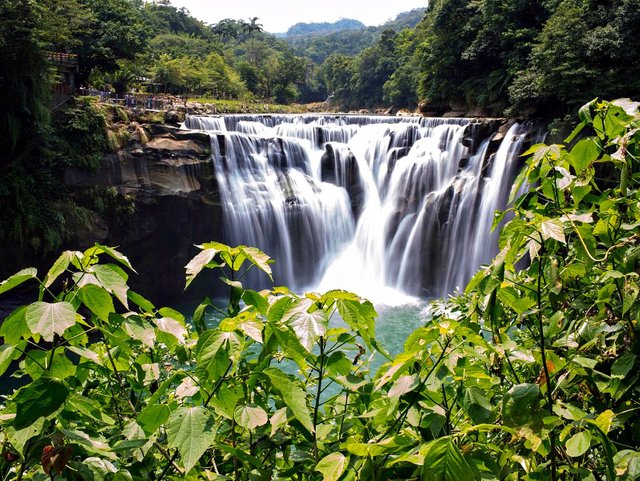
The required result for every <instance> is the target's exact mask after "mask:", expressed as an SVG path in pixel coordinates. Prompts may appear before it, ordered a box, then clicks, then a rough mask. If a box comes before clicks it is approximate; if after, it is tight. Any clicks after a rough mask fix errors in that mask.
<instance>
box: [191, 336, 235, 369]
mask: <svg viewBox="0 0 640 481" xmlns="http://www.w3.org/2000/svg"><path fill="white" fill-rule="evenodd" d="M241 353H242V340H241V339H240V337H239V336H238V334H237V333H236V332H221V331H219V330H217V329H216V330H211V331H206V332H205V333H204V334H203V335H202V336H200V338H199V339H198V344H197V346H196V361H197V363H198V364H197V366H198V367H197V369H196V374H197V375H198V377H199V378H200V379H201V380H203V381H206V380H208V381H216V380H218V379H220V378H221V377H222V376H223V375H224V374H225V372H226V371H227V370H228V369H229V364H230V363H232V362H236V361H238V360H239V358H240V354H241Z"/></svg>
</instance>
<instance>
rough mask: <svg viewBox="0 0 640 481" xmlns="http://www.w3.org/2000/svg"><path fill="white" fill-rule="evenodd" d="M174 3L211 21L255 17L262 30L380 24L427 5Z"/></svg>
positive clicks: (362, 0)
mask: <svg viewBox="0 0 640 481" xmlns="http://www.w3.org/2000/svg"><path fill="white" fill-rule="evenodd" d="M171 3H172V5H173V6H175V7H177V8H182V7H184V8H186V9H187V10H189V12H190V13H191V15H193V16H194V17H196V18H198V19H199V20H202V21H203V22H206V23H209V24H213V23H217V22H219V21H220V20H222V19H225V18H233V19H236V20H239V19H245V20H246V19H249V18H252V17H258V19H259V23H261V24H262V26H263V28H264V30H265V31H266V32H270V33H282V32H286V31H287V30H288V29H289V27H291V26H293V25H295V24H296V23H301V22H304V23H315V22H335V21H337V20H340V19H341V18H351V19H354V20H360V21H361V22H362V23H364V24H365V25H367V26H377V25H382V24H383V23H385V22H386V21H387V20H391V19H393V18H395V17H396V16H397V15H398V14H400V13H402V12H406V11H408V10H413V9H414V8H425V9H426V8H427V2H426V1H425V0H396V1H395V2H393V3H390V2H387V1H381V0H373V1H372V0H351V1H349V2H345V1H344V0H325V2H323V7H324V8H322V9H321V10H320V9H318V10H317V11H311V10H308V4H305V2H300V1H293V0H271V1H270V2H264V1H260V0H245V1H242V2H224V3H222V2H220V3H218V2H212V1H211V0H171Z"/></svg>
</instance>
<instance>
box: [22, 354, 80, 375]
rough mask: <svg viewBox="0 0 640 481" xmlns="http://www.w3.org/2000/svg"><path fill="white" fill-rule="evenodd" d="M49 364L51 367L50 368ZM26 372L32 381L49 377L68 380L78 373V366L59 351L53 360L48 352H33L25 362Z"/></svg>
mask: <svg viewBox="0 0 640 481" xmlns="http://www.w3.org/2000/svg"><path fill="white" fill-rule="evenodd" d="M49 363H51V365H50V366H49ZM24 365H25V371H26V372H27V374H29V376H31V378H32V379H37V378H39V377H40V376H49V377H52V378H55V379H59V380H62V379H66V378H68V377H71V376H73V375H74V374H75V373H76V365H75V364H74V363H72V362H71V361H70V360H69V358H67V356H66V355H65V354H64V352H63V351H62V350H61V349H59V350H57V351H56V352H55V354H54V356H53V358H51V356H50V353H49V352H47V351H36V350H34V351H32V352H31V353H30V354H29V357H27V358H26V359H25V360H24Z"/></svg>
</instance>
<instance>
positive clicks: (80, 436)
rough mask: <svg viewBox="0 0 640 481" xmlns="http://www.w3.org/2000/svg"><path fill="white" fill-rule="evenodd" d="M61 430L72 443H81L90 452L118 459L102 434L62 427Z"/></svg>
mask: <svg viewBox="0 0 640 481" xmlns="http://www.w3.org/2000/svg"><path fill="white" fill-rule="evenodd" d="M60 431H61V432H62V434H64V435H65V436H66V437H67V438H68V439H69V442H70V443H76V444H79V445H81V446H82V447H83V448H84V449H85V450H87V451H88V452H90V453H93V454H97V455H98V456H100V457H102V458H107V459H111V460H115V459H117V458H116V455H115V453H113V452H112V451H111V447H110V446H109V443H107V440H106V439H105V438H104V437H103V436H101V435H100V434H91V435H89V434H87V433H85V432H84V431H81V430H79V429H60Z"/></svg>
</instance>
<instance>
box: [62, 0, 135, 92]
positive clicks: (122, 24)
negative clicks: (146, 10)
mask: <svg viewBox="0 0 640 481" xmlns="http://www.w3.org/2000/svg"><path fill="white" fill-rule="evenodd" d="M83 1H84V2H86V5H87V7H88V8H89V9H90V10H91V11H92V12H93V14H94V15H95V21H94V22H93V23H92V24H91V27H90V28H89V29H86V30H83V31H82V32H80V33H79V35H78V40H79V43H80V45H79V46H78V47H76V48H74V49H73V52H74V53H77V54H78V55H79V60H80V82H81V83H84V82H86V80H87V79H88V78H89V75H90V74H91V72H92V70H94V69H98V70H100V71H102V72H113V71H115V70H117V69H118V60H120V59H129V60H132V59H134V58H135V56H136V54H137V53H139V52H142V50H143V49H144V47H145V41H146V32H145V29H144V25H143V23H142V17H141V14H140V10H139V9H137V8H136V7H135V6H134V5H133V4H132V3H131V2H130V1H128V0H83Z"/></svg>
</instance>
